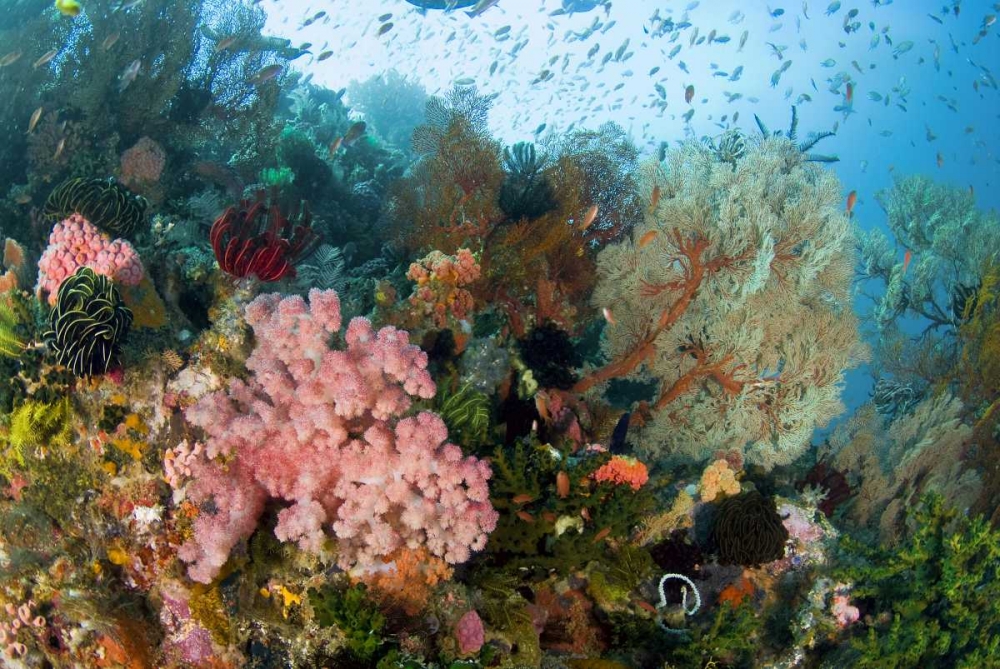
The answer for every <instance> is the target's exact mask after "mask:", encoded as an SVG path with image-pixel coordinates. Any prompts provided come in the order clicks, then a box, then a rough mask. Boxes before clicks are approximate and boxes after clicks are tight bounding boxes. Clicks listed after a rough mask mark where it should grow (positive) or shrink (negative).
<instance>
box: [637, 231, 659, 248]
mask: <svg viewBox="0 0 1000 669" xmlns="http://www.w3.org/2000/svg"><path fill="white" fill-rule="evenodd" d="M659 233H660V231H659V230H647V231H646V232H644V233H643V235H642V237H639V248H640V249H641V248H645V247H646V245H647V244H649V243H650V242H651V241H653V240H654V239H656V235H658V234H659Z"/></svg>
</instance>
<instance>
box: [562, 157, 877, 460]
mask: <svg viewBox="0 0 1000 669" xmlns="http://www.w3.org/2000/svg"><path fill="white" fill-rule="evenodd" d="M645 188H646V189H647V192H648V193H649V197H650V207H649V209H648V211H649V213H648V215H647V218H646V221H645V222H644V223H643V224H642V225H640V226H637V227H636V228H635V238H634V239H633V240H631V241H628V240H626V241H625V242H623V243H621V244H617V245H613V246H609V247H607V248H605V249H604V250H603V251H601V253H600V255H599V256H598V284H597V288H596V290H595V292H594V296H593V304H594V306H595V307H598V308H604V309H607V310H608V312H607V313H608V314H609V315H610V320H612V321H613V322H609V323H608V325H607V327H606V328H605V330H604V341H603V349H604V353H605V355H606V356H607V358H608V362H607V364H605V365H604V366H603V367H600V368H598V369H595V370H592V371H591V372H590V373H589V374H588V375H586V376H585V377H584V378H583V379H581V380H580V381H579V382H578V383H577V384H576V385H575V386H574V390H576V391H577V392H585V391H587V390H589V389H591V388H593V387H595V386H598V385H599V384H601V383H603V382H605V381H607V380H609V379H612V378H619V377H626V378H636V379H647V378H649V377H653V378H655V379H656V380H657V382H658V383H659V389H658V391H657V393H656V397H655V400H654V401H653V402H652V409H653V411H652V418H653V420H652V421H651V422H649V423H648V425H647V426H646V427H645V428H644V429H643V433H644V434H645V439H644V441H645V442H646V443H648V444H655V448H656V451H657V453H658V454H659V455H660V457H661V458H664V459H666V458H670V459H680V458H683V457H685V456H686V457H687V458H690V459H695V460H704V459H706V458H707V456H709V454H711V453H713V452H714V451H716V450H718V449H739V450H743V451H744V453H745V454H746V458H747V460H748V462H751V463H757V464H761V465H762V466H764V467H766V468H770V467H773V466H775V465H778V464H783V463H788V462H791V461H792V460H794V459H795V458H797V457H798V456H799V455H800V454H801V453H802V451H803V450H804V449H805V448H806V446H807V445H808V443H809V437H810V435H811V434H812V431H813V428H814V427H816V426H817V425H822V424H824V423H826V422H827V421H828V420H830V419H831V418H832V417H833V416H835V415H837V414H839V413H840V411H841V409H842V405H841V404H840V400H839V395H840V388H841V381H842V379H843V372H844V370H845V369H846V368H847V367H848V366H849V365H851V364H852V363H853V362H855V361H856V360H858V359H859V358H860V357H861V356H862V355H863V354H864V349H863V347H862V346H861V344H860V342H859V339H858V333H857V328H856V319H855V318H854V316H853V315H852V312H851V310H850V299H849V291H850V285H851V273H852V265H853V248H852V247H853V240H852V234H851V229H850V226H849V223H848V220H847V217H846V216H844V214H843V213H842V211H841V209H842V204H841V198H840V187H839V183H838V182H837V179H836V177H835V176H834V175H833V174H832V173H831V172H829V171H825V170H823V169H822V168H819V167H816V166H815V165H811V164H808V163H806V162H805V161H804V160H803V157H802V154H800V153H799V152H798V150H797V149H796V147H795V146H794V145H793V144H792V143H791V142H789V141H787V140H784V139H768V140H765V141H763V142H761V143H760V144H759V145H756V146H754V147H753V148H751V149H750V151H749V152H748V154H747V155H746V156H745V157H744V158H743V159H742V160H740V161H739V162H738V163H737V164H736V165H735V168H734V167H733V166H732V165H729V164H727V163H720V162H719V161H716V160H715V158H714V155H713V154H712V153H711V151H710V150H709V149H707V148H705V147H704V146H703V145H701V144H695V143H689V144H685V145H683V146H682V147H681V148H679V149H677V150H676V151H673V152H671V153H670V154H669V157H668V165H667V166H666V168H663V167H660V166H659V165H656V164H653V165H649V166H648V167H647V172H646V177H645ZM654 204H655V206H653V205H654Z"/></svg>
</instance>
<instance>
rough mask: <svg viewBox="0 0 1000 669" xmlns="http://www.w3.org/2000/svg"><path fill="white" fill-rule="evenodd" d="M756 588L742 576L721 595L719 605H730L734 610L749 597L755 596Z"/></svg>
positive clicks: (724, 589)
mask: <svg viewBox="0 0 1000 669" xmlns="http://www.w3.org/2000/svg"><path fill="white" fill-rule="evenodd" d="M754 592H755V588H754V586H753V583H751V582H750V579H748V578H747V577H746V576H740V577H739V578H738V579H737V580H736V581H734V582H733V583H730V584H729V585H727V586H726V587H725V588H723V590H722V592H720V593H719V603H720V604H729V605H730V606H732V607H733V608H734V609H735V608H736V607H738V606H739V605H740V604H742V603H743V602H744V601H745V600H746V598H747V597H750V596H752V595H753V594H754Z"/></svg>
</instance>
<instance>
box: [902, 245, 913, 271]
mask: <svg viewBox="0 0 1000 669" xmlns="http://www.w3.org/2000/svg"><path fill="white" fill-rule="evenodd" d="M911 260H913V251H911V250H910V249H906V253H905V254H903V276H906V268H907V267H909V266H910V261H911Z"/></svg>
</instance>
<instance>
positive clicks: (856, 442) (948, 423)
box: [830, 393, 983, 543]
mask: <svg viewBox="0 0 1000 669" xmlns="http://www.w3.org/2000/svg"><path fill="white" fill-rule="evenodd" d="M963 413H964V410H963V406H962V403H961V402H960V401H959V400H958V399H956V398H955V397H953V396H952V395H951V394H949V393H943V394H941V395H937V396H931V397H928V398H927V399H925V400H923V401H922V402H921V403H920V404H918V405H917V406H916V407H915V408H914V410H913V413H912V414H909V415H902V416H900V417H899V418H897V419H896V420H894V421H891V422H888V421H886V420H885V419H884V418H882V417H880V416H878V415H877V414H876V413H875V411H874V409H873V407H871V405H865V406H863V407H861V408H860V409H859V410H858V412H857V413H856V414H855V416H854V417H853V418H852V419H851V421H849V422H847V423H846V424H844V425H842V426H840V427H838V429H837V431H836V432H835V433H834V435H833V438H832V439H831V444H830V445H831V447H832V448H833V449H834V451H835V453H836V456H835V459H834V460H833V464H834V465H836V466H837V467H838V468H840V469H843V470H845V471H848V472H851V473H852V474H853V476H854V477H856V478H857V479H858V483H859V485H858V486H857V488H858V490H857V494H856V495H855V496H854V498H853V499H852V501H851V503H850V505H849V506H848V507H847V510H846V513H845V519H846V520H847V521H848V522H850V523H852V524H856V525H857V526H866V527H867V528H868V529H870V530H877V531H878V533H879V536H880V537H881V539H882V541H884V542H887V543H891V542H893V541H895V540H896V539H897V538H898V537H899V535H900V532H901V530H902V527H903V520H904V517H905V515H906V513H905V512H906V500H908V499H915V498H919V497H920V496H921V495H923V494H925V493H928V492H936V493H937V494H940V495H943V496H944V498H945V499H946V500H947V502H948V504H950V505H954V506H956V507H958V508H962V509H966V508H969V507H971V506H972V505H973V504H974V502H975V500H976V498H977V496H979V494H980V492H981V491H982V489H983V486H982V476H981V474H980V472H978V471H977V470H976V468H975V466H974V463H973V462H970V461H969V459H968V457H967V455H966V453H967V448H968V442H969V440H970V438H971V437H972V435H973V430H972V428H971V427H970V426H969V425H967V424H966V423H965V422H964V421H963V419H962V414H963Z"/></svg>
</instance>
